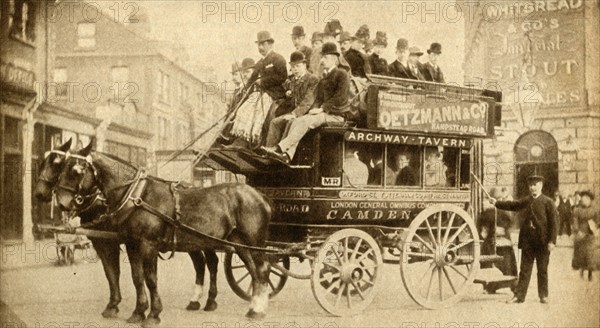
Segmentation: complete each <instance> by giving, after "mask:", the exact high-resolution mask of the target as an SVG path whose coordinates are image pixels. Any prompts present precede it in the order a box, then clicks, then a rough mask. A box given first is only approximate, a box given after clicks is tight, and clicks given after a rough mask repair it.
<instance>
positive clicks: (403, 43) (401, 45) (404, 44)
mask: <svg viewBox="0 0 600 328" xmlns="http://www.w3.org/2000/svg"><path fill="white" fill-rule="evenodd" d="M396 49H398V50H406V49H408V40H406V39H398V42H396Z"/></svg>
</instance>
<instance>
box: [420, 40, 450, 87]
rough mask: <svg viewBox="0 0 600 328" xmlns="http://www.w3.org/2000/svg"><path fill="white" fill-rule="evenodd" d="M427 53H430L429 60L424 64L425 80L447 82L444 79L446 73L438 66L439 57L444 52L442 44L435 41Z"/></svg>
mask: <svg viewBox="0 0 600 328" xmlns="http://www.w3.org/2000/svg"><path fill="white" fill-rule="evenodd" d="M427 53H428V54H429V61H428V62H427V63H425V64H423V71H422V73H423V76H424V77H425V80H427V81H432V82H437V83H446V81H445V80H444V73H442V69H441V68H440V67H439V66H438V63H437V62H438V58H439V57H440V55H441V54H442V45H441V44H439V43H437V42H434V43H432V44H431V46H429V49H427Z"/></svg>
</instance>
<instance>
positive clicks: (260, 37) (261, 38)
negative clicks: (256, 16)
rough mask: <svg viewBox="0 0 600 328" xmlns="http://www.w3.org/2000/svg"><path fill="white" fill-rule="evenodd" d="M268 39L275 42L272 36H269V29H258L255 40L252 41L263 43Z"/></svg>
mask: <svg viewBox="0 0 600 328" xmlns="http://www.w3.org/2000/svg"><path fill="white" fill-rule="evenodd" d="M266 41H269V42H271V43H273V42H275V40H273V38H272V37H271V33H269V31H260V32H258V34H257V35H256V41H254V42H255V43H263V42H266Z"/></svg>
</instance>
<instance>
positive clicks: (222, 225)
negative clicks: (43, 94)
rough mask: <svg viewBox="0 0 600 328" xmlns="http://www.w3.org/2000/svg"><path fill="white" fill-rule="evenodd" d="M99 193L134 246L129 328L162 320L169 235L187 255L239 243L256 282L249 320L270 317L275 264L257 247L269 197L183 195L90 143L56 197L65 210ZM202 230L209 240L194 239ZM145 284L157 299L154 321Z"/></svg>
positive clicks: (193, 191)
mask: <svg viewBox="0 0 600 328" xmlns="http://www.w3.org/2000/svg"><path fill="white" fill-rule="evenodd" d="M96 189H99V190H100V191H101V192H102V194H104V195H105V196H106V202H107V205H108V207H109V212H110V216H111V221H112V222H115V224H116V225H117V226H118V229H117V232H118V233H119V234H120V237H121V239H122V240H124V241H125V245H126V246H127V254H128V256H129V260H130V262H131V270H132V277H133V283H134V286H135V288H136V292H137V303H136V308H135V310H134V311H133V314H132V315H131V317H130V318H129V321H130V322H135V321H142V320H143V323H144V325H153V324H157V323H159V322H160V319H159V314H160V312H161V311H162V304H161V300H160V296H159V293H158V289H157V265H156V264H157V256H158V252H159V250H162V249H164V245H165V240H166V238H168V237H167V236H169V235H175V237H176V238H174V239H173V240H176V243H175V242H171V243H170V244H175V245H176V247H177V250H181V251H189V250H192V249H196V250H197V249H215V248H219V247H220V248H224V246H223V243H221V242H218V241H215V239H218V240H227V241H228V242H233V243H235V245H234V247H233V248H234V249H235V251H236V252H237V253H238V255H239V256H240V258H241V259H242V260H243V262H244V263H245V264H246V267H247V269H248V271H249V273H250V275H251V277H252V286H253V288H252V289H253V290H252V301H251V303H250V310H249V311H248V313H247V316H248V317H250V318H262V317H264V316H265V311H266V309H267V306H268V293H269V292H268V274H269V263H268V261H265V256H264V253H263V252H260V251H258V250H257V249H256V247H260V248H262V247H264V246H265V240H266V237H267V232H268V225H269V221H270V218H271V207H270V205H269V203H268V201H267V199H266V198H265V197H264V196H263V195H262V194H260V193H259V192H258V191H256V190H255V189H254V188H252V187H250V186H248V185H245V184H240V183H235V184H222V185H217V186H214V187H210V188H205V189H202V188H189V189H182V190H179V189H177V188H176V186H174V184H173V183H172V182H169V181H164V180H161V179H159V178H155V177H145V176H144V175H143V174H141V172H140V171H139V170H137V169H136V168H134V167H133V166H131V165H130V164H128V163H125V162H124V161H121V160H119V159H117V158H114V157H112V156H109V155H107V154H102V153H97V152H92V151H91V144H90V145H88V146H87V147H85V148H84V149H82V150H80V151H78V152H77V153H76V154H73V155H70V156H69V157H68V158H67V159H66V163H65V165H64V168H63V171H62V172H61V174H60V178H59V182H58V185H57V191H56V194H57V199H58V203H59V206H60V207H61V209H63V210H73V209H75V208H76V200H77V199H81V197H84V198H85V197H87V196H89V195H92V194H93V193H95V191H96ZM179 214H180V215H179ZM178 227H179V229H178ZM183 228H185V229H187V230H185V229H183ZM192 232H195V233H192ZM198 232H200V233H201V234H203V237H202V238H199V237H198V236H194V234H197V233H198ZM253 247H254V248H255V249H254V250H250V248H253ZM229 249H231V247H229ZM144 283H145V285H146V287H148V290H149V291H150V299H151V304H150V313H149V314H148V317H147V318H145V311H146V310H147V309H148V299H147V296H146V291H145V288H144ZM144 318H145V319H144Z"/></svg>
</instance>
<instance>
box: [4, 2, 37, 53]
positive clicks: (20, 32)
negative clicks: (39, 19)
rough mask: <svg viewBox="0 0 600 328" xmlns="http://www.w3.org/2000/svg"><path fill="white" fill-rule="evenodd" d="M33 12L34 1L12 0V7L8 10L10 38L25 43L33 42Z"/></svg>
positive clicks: (34, 8) (34, 7)
mask: <svg viewBox="0 0 600 328" xmlns="http://www.w3.org/2000/svg"><path fill="white" fill-rule="evenodd" d="M35 10H36V3H35V1H28V0H14V7H12V8H9V15H11V16H12V24H11V25H10V35H11V36H12V37H14V38H16V39H19V40H22V41H25V42H27V43H33V42H34V41H35Z"/></svg>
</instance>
